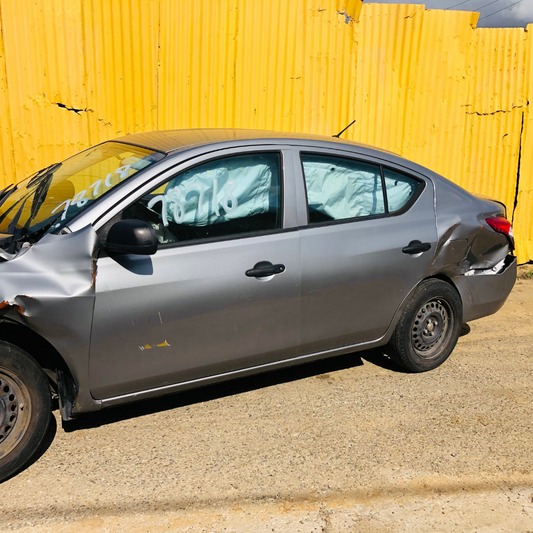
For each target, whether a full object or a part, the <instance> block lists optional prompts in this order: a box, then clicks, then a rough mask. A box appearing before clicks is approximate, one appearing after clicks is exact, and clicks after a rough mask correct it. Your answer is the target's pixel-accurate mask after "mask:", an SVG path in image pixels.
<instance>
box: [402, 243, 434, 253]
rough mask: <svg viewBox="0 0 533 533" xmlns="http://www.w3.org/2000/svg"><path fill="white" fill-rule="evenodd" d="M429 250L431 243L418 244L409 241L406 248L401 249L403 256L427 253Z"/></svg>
mask: <svg viewBox="0 0 533 533" xmlns="http://www.w3.org/2000/svg"><path fill="white" fill-rule="evenodd" d="M430 249H431V243H429V242H420V241H411V242H410V243H409V244H408V246H406V247H405V248H402V252H403V253H404V254H410V255H413V254H420V253H422V252H427V251H428V250H430Z"/></svg>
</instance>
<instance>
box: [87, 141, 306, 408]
mask: <svg viewBox="0 0 533 533" xmlns="http://www.w3.org/2000/svg"><path fill="white" fill-rule="evenodd" d="M284 160H285V158H284V153H283V151H282V150H281V149H278V150H276V149H275V148H273V147H268V148H265V149H260V148H254V149H253V150H250V149H248V150H246V149H243V148H241V149H239V150H238V151H236V150H232V151H226V152H221V153H219V155H218V157H216V158H211V159H207V160H206V158H205V157H204V158H203V160H202V161H200V162H193V163H191V167H190V168H188V169H185V170H183V171H182V172H180V173H178V174H177V175H175V176H172V177H171V178H170V179H166V180H164V181H162V182H160V183H159V184H158V185H157V186H155V187H154V188H153V189H152V190H150V191H149V192H148V193H145V194H144V195H143V196H142V197H140V198H138V199H137V200H136V201H134V202H133V203H132V204H130V205H129V206H128V207H127V208H126V209H123V210H122V211H121V212H120V213H119V218H122V219H124V218H135V219H141V220H145V221H147V222H149V223H150V224H152V225H153V226H154V228H155V229H156V232H157V233H158V238H159V241H160V246H159V250H158V251H157V253H156V254H155V255H153V256H139V255H123V256H116V257H106V256H104V257H100V258H99V260H98V275H97V278H96V303H95V311H94V324H93V331H92V340H91V355H90V383H91V392H92V394H93V396H94V397H96V398H109V397H112V396H117V395H122V394H129V393H134V392H136V391H141V390H145V389H149V388H155V387H163V386H166V385H170V384H174V383H179V382H184V381H188V380H195V379H198V378H202V377H206V376H213V375H217V374H221V373H226V372H231V371H232V370H237V369H242V368H246V367H250V366H255V365H258V364H261V363H265V362H270V361H273V360H276V359H279V358H282V357H284V356H285V354H286V353H287V352H290V351H291V350H292V349H296V348H297V347H298V345H299V341H300V338H299V335H300V329H299V317H300V276H301V270H300V249H299V236H298V231H297V229H296V227H292V228H291V227H290V226H291V222H290V221H291V214H290V211H287V210H291V209H294V206H293V196H292V194H291V191H292V190H293V189H292V182H291V186H290V187H284V180H283V175H284V169H285V163H284ZM283 193H285V196H284V202H282V195H283ZM283 206H285V207H283ZM284 209H285V210H286V211H285V212H284ZM102 237H103V238H105V236H102Z"/></svg>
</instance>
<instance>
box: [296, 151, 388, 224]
mask: <svg viewBox="0 0 533 533" xmlns="http://www.w3.org/2000/svg"><path fill="white" fill-rule="evenodd" d="M302 164H303V171H304V176H305V185H306V188H307V204H308V209H309V222H310V223H312V224H313V223H318V222H327V221H331V220H344V219H349V218H358V217H368V216H372V215H382V214H384V213H385V199H384V195H383V185H382V180H381V169H380V167H379V165H371V164H368V163H362V162H360V161H355V160H352V159H344V158H339V157H331V156H324V155H316V154H302Z"/></svg>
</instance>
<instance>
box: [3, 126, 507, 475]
mask: <svg viewBox="0 0 533 533" xmlns="http://www.w3.org/2000/svg"><path fill="white" fill-rule="evenodd" d="M0 204H1V205H0V232H1V235H0V302H1V303H0V339H1V340H0V480H3V479H6V478H8V477H10V476H12V475H14V474H15V473H16V472H18V471H19V470H20V469H22V468H24V466H25V465H26V464H27V463H28V462H29V461H30V460H31V458H32V456H34V454H35V453H36V450H37V449H38V448H39V446H40V444H41V442H42V440H43V438H44V435H45V434H46V431H47V427H48V424H49V422H50V418H51V409H52V407H51V406H52V398H53V397H54V395H57V397H58V398H59V405H60V411H61V416H62V418H63V420H65V421H67V420H70V419H72V418H74V417H77V416H78V415H81V414H82V413H86V412H89V411H96V410H99V409H103V408H107V407H112V406H115V405H119V404H124V403H127V402H133V401H137V400H142V399H144V398H150V397H155V396H160V395H163V394H169V393H173V392H177V391H181V390H185V389H188V388H191V387H198V386H202V385H206V384H209V383H214V382H217V381H221V380H227V379H231V378H235V377H239V376H245V375H249V374H253V373H258V372H266V371H269V370H272V369H277V368H281V367H284V366H288V365H296V364H300V363H305V362H308V361H312V360H315V359H320V358H325V357H330V356H335V355H339V354H342V353H347V352H356V351H360V350H367V349H369V348H375V347H383V349H384V352H385V353H386V354H388V355H389V356H390V357H391V358H392V359H393V360H394V361H395V362H396V363H397V364H398V365H399V366H401V367H403V368H404V369H406V370H407V371H410V372H423V371H427V370H431V369H434V368H436V367H437V366H439V365H440V364H442V363H443V362H444V361H445V360H446V359H447V357H448V356H449V355H450V353H451V352H452V350H453V349H454V347H455V344H456V342H457V339H458V337H459V334H460V330H461V326H462V324H463V323H464V322H467V321H471V320H475V319H478V318H481V317H484V316H487V315H490V314H491V313H494V312H496V311H497V310H498V309H499V308H500V307H501V306H502V305H503V303H504V302H505V300H506V298H507V296H508V295H509V293H510V291H511V289H512V287H513V285H514V282H515V279H516V259H515V257H514V256H513V255H512V253H513V249H514V241H513V234H512V228H511V224H510V223H509V222H508V221H507V219H506V218H505V217H506V210H505V206H503V205H502V204H501V203H499V202H496V201H492V200H489V199H484V198H479V197H475V196H473V195H471V194H469V193H468V192H466V191H464V190H463V189H461V188H460V187H458V186H457V185H454V184H453V183H452V182H450V181H447V180H446V179H444V178H443V177H441V176H439V175H437V174H435V173H434V172H431V171H430V170H428V169H426V168H423V167H421V166H419V165H417V164H415V163H411V162H409V161H406V160H405V159H402V158H401V157H399V156H397V155H394V154H392V153H388V152H385V151H381V150H378V149H374V148H370V147H367V146H363V145H359V144H356V143H352V142H348V141H344V140H341V139H336V138H326V137H319V136H311V135H295V134H286V133H275V132H265V131H249V130H183V131H168V132H154V133H141V134H136V135H128V136H126V137H122V138H120V139H117V140H114V141H111V142H105V143H102V144H100V145H98V146H95V147H93V148H90V149H88V150H85V151H83V152H81V153H79V154H77V155H75V156H74V157H71V158H70V159H67V160H66V161H64V162H63V163H57V164H54V165H52V166H50V167H48V168H45V169H43V170H41V171H40V172H38V173H37V174H35V175H34V176H32V177H30V178H28V179H27V180H26V181H23V182H22V183H19V184H18V185H16V186H11V187H9V188H7V189H5V190H4V191H2V193H0Z"/></svg>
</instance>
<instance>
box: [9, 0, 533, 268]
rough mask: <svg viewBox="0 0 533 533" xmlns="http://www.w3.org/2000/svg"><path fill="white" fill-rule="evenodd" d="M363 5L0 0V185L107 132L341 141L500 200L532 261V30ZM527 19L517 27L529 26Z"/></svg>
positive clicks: (335, 1)
mask: <svg viewBox="0 0 533 533" xmlns="http://www.w3.org/2000/svg"><path fill="white" fill-rule="evenodd" d="M477 18H478V15H477V14H476V13H471V12H462V11H439V10H426V9H425V8H424V6H422V5H386V4H366V3H365V4H364V5H363V3H362V1H361V0H290V1H286V0H179V1H176V0H113V2H110V1H109V0H79V1H73V0H0V114H1V117H2V122H1V125H0V157H1V158H2V166H1V168H0V185H1V184H2V183H3V184H4V185H5V184H8V183H11V182H13V181H19V180H21V179H23V178H24V177H25V176H27V175H29V174H31V173H33V172H35V171H36V170H38V169H39V168H42V167H44V166H45V165H48V164H50V163H52V162H54V161H57V160H61V159H63V158H65V157H68V156H69V155H71V154H73V153H75V152H77V151H78V150H80V149H82V148H85V147H87V146H90V145H92V144H95V143H97V142H101V141H103V140H106V139H110V138H113V137H116V136H119V135H123V134H128V133H134V132H139V131H150V130H156V129H172V128H197V127H243V128H260V129H277V130H283V131H303V132H311V133H322V134H325V135H333V134H334V133H337V132H338V131H340V130H341V129H342V128H344V127H345V126H346V125H348V124H349V123H350V122H351V121H352V120H355V121H356V122H355V124H354V125H353V126H352V127H351V128H349V129H348V131H347V132H346V133H345V134H344V135H343V136H344V137H346V138H349V139H353V140H357V141H360V142H365V143H368V144H373V145H376V146H379V147H383V148H386V149H388V150H392V151H394V152H397V153H400V154H402V155H404V156H405V157H407V158H409V159H412V160H414V161H416V162H418V163H421V164H423V165H425V166H427V167H429V168H431V169H433V170H435V171H437V172H439V173H441V174H443V175H444V176H446V177H448V178H449V179H451V180H452V181H454V182H456V183H458V184H460V185H462V186H464V187H465V188H467V189H469V190H471V191H473V192H478V193H482V194H486V195H489V196H492V197H495V198H497V199H499V200H502V201H503V202H505V204H506V205H507V207H508V213H509V217H511V218H513V221H514V226H515V231H516V237H517V242H518V253H519V259H520V261H521V262H525V261H528V260H531V259H533V214H532V211H533V199H532V194H533V192H532V191H533V117H532V115H531V114H530V111H529V101H530V100H531V97H532V96H533V94H532V91H533V79H532V75H533V74H532V71H533V69H532V68H531V63H532V61H533V39H532V36H531V31H524V30H522V29H476V23H477ZM532 29H533V26H530V27H529V30H532Z"/></svg>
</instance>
